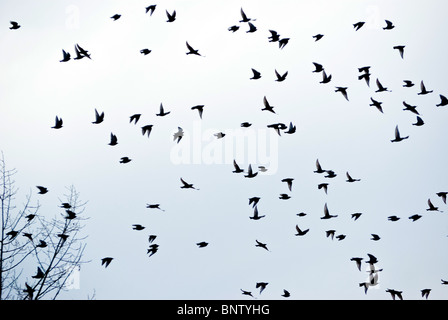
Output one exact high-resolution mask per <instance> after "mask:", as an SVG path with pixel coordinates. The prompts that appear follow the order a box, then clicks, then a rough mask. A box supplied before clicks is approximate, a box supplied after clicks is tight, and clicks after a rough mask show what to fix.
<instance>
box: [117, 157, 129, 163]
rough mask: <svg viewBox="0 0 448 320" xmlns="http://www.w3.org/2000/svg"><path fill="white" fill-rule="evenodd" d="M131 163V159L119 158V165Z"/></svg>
mask: <svg viewBox="0 0 448 320" xmlns="http://www.w3.org/2000/svg"><path fill="white" fill-rule="evenodd" d="M131 161H132V159H130V158H129V157H121V158H120V163H129V162H131Z"/></svg>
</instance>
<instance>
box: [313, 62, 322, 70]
mask: <svg viewBox="0 0 448 320" xmlns="http://www.w3.org/2000/svg"><path fill="white" fill-rule="evenodd" d="M313 64H314V70H313V72H322V71H324V67H323V66H322V65H321V64H320V63H317V62H313Z"/></svg>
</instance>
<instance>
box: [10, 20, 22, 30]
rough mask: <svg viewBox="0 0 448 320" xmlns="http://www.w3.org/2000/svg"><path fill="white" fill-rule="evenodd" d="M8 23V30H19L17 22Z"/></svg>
mask: <svg viewBox="0 0 448 320" xmlns="http://www.w3.org/2000/svg"><path fill="white" fill-rule="evenodd" d="M9 23H10V24H11V26H10V27H9V29H11V30H17V29H19V28H20V25H19V23H18V22H17V21H9Z"/></svg>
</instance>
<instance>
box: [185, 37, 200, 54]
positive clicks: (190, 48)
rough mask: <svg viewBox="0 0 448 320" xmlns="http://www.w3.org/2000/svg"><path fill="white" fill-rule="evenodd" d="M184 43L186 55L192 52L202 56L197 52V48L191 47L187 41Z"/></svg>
mask: <svg viewBox="0 0 448 320" xmlns="http://www.w3.org/2000/svg"><path fill="white" fill-rule="evenodd" d="M186 45H187V48H188V52H187V55H189V54H194V55H197V56H201V57H202V55H201V54H200V53H199V50H195V49H193V47H192V46H191V45H190V44H189V43H188V41H187V42H186Z"/></svg>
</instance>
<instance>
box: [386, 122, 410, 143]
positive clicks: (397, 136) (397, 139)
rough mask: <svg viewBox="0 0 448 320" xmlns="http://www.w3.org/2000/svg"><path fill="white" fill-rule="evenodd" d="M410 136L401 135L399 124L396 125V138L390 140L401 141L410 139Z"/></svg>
mask: <svg viewBox="0 0 448 320" xmlns="http://www.w3.org/2000/svg"><path fill="white" fill-rule="evenodd" d="M408 138H409V136H406V137H401V136H400V131H399V130H398V126H396V127H395V139H393V140H390V141H391V142H400V141H402V140H404V139H408Z"/></svg>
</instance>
